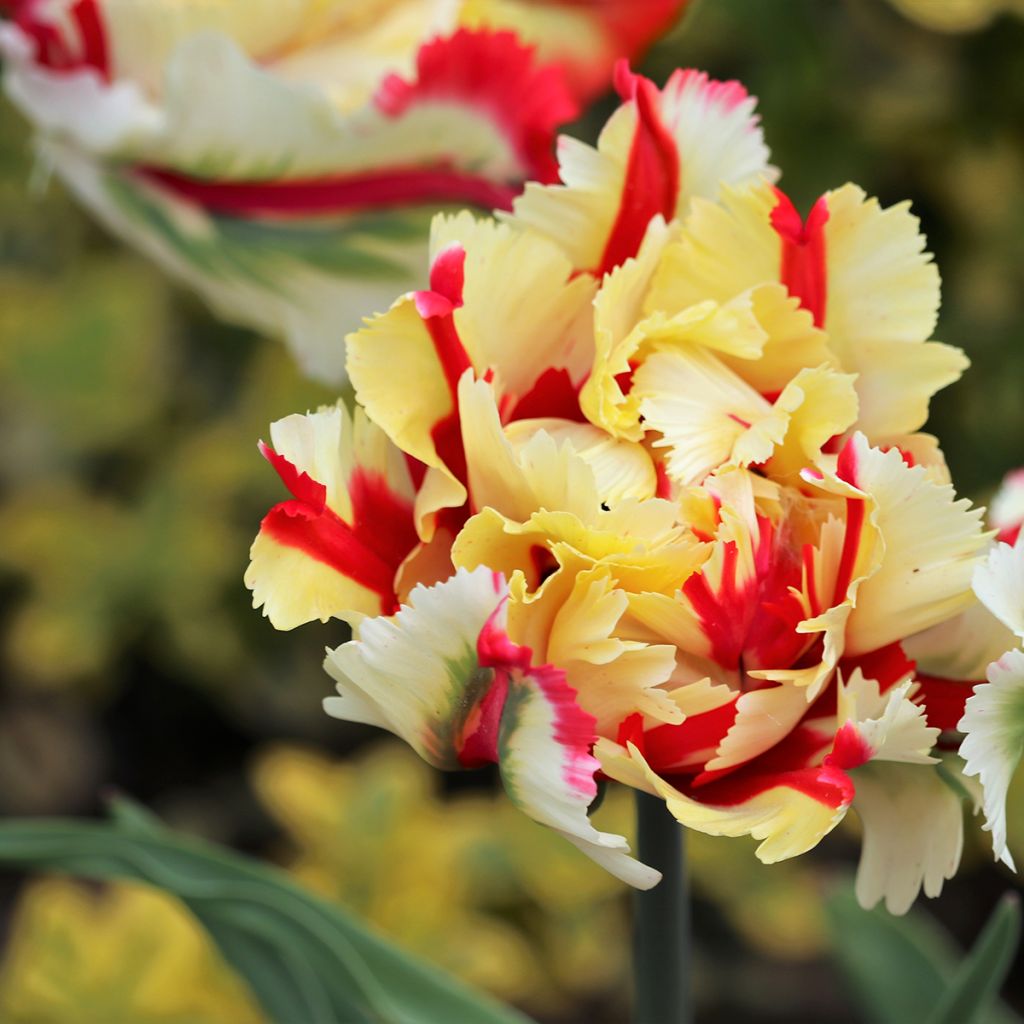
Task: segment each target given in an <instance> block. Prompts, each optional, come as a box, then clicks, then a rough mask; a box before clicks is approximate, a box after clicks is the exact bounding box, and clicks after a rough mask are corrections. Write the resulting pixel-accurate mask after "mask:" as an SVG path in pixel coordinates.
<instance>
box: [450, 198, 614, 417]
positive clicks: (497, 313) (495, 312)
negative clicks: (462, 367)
mask: <svg viewBox="0 0 1024 1024" xmlns="http://www.w3.org/2000/svg"><path fill="white" fill-rule="evenodd" d="M430 247H431V254H432V257H433V260H435V261H436V260H437V259H439V258H440V257H441V255H442V254H443V253H445V252H448V251H450V250H452V249H453V247H459V248H461V249H462V250H463V251H465V252H466V253H467V254H468V258H467V259H466V262H465V266H464V281H463V286H462V293H461V300H462V301H461V304H460V305H458V306H457V308H456V309H455V314H454V319H455V327H456V330H457V331H458V335H459V338H460V339H461V341H462V344H463V346H464V347H465V350H466V352H467V354H468V356H469V359H470V362H471V363H472V364H473V366H475V367H476V368H477V369H478V370H479V371H480V372H481V373H482V372H484V371H486V370H492V371H493V372H494V373H495V376H496V382H497V384H498V387H499V389H500V392H501V394H502V395H509V396H512V397H514V398H515V399H516V400H517V401H518V400H522V399H524V398H526V396H528V395H529V394H530V391H531V389H532V388H533V387H534V385H535V384H537V381H538V378H540V377H541V376H542V375H543V374H544V373H545V372H547V371H551V370H564V371H565V372H566V373H567V374H568V376H569V379H570V380H571V381H572V382H573V383H577V384H578V382H580V381H582V379H583V378H584V376H585V375H586V373H587V371H588V370H589V369H590V361H591V349H592V346H593V340H592V333H591V330H592V327H591V323H592V316H593V314H592V311H591V303H592V301H593V298H594V293H595V290H596V284H595V283H594V282H593V281H591V280H589V279H587V278H585V277H575V278H574V277H573V272H572V266H571V264H570V263H569V261H568V259H566V257H565V255H564V253H563V252H562V250H561V249H560V248H559V247H558V246H557V245H555V244H554V243H553V242H551V241H549V240H548V239H546V238H543V237H541V236H540V235H537V234H534V233H533V232H529V231H520V230H518V229H517V228H515V227H514V226H513V225H510V224H500V223H498V222H496V221H494V220H491V219H482V218H478V217H474V216H473V215H472V214H470V213H466V212H463V213H460V214H456V215H455V216H451V217H446V216H438V217H437V218H435V220H434V223H433V225H432V227H431V243H430ZM509 411H510V412H511V413H515V407H514V405H513V406H512V407H511V408H510V410H509ZM503 418H504V417H503Z"/></svg>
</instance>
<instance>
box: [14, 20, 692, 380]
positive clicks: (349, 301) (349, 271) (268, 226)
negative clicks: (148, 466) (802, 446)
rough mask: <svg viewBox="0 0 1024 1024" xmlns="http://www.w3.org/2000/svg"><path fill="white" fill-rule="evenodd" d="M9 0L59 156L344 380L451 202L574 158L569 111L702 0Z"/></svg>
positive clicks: (548, 175)
mask: <svg viewBox="0 0 1024 1024" xmlns="http://www.w3.org/2000/svg"><path fill="white" fill-rule="evenodd" d="M5 6H6V7H8V8H9V20H8V21H7V22H4V23H2V24H0V53H2V55H3V58H4V65H5V69H4V78H5V85H6V90H7V93H8V95H9V96H10V97H11V99H12V100H13V101H14V103H15V104H16V105H17V106H19V107H20V108H21V110H22V111H23V112H24V113H25V114H26V116H27V117H28V118H29V119H30V121H31V122H32V123H33V124H34V125H35V127H36V128H37V130H38V134H39V140H40V147H39V151H40V159H41V161H42V163H43V166H45V167H46V168H50V169H52V170H54V171H55V172H56V173H57V174H58V175H59V176H60V177H61V179H62V180H63V181H64V182H65V184H66V185H67V186H68V187H69V188H70V189H71V190H72V192H74V193H75V194H76V196H77V197H78V198H79V199H80V200H81V201H82V202H83V203H84V204H85V206H86V207H88V208H89V209H90V210H91V211H92V212H93V213H94V214H95V215H96V216H97V217H98V219H99V220H100V221H102V222H103V223H104V224H105V225H106V226H107V227H108V228H109V229H111V230H112V231H113V232H114V233H115V234H117V235H119V236H121V237H122V238H124V239H125V240H126V241H128V242H129V243H130V244H133V245H135V246H137V247H138V248H139V249H141V250H142V251H143V252H145V253H146V254H147V255H149V256H150V257H152V258H154V259H155V260H157V261H158V262H159V263H160V264H161V265H162V266H164V267H165V268H166V269H167V270H168V271H169V272H170V273H172V274H173V275H174V276H175V277H176V278H177V279H179V280H181V281H183V282H184V283H186V284H187V285H189V286H190V287H192V288H194V289H195V290H196V291H197V292H198V293H199V294H200V295H201V296H203V298H204V299H206V300H207V301H208V302H209V303H210V304H211V305H212V306H213V307H214V309H216V310H217V311H218V312H220V313H221V314H222V315H224V316H225V317H227V318H229V319H232V320H235V321H237V322H240V323H243V324H245V325H248V326H250V327H253V328H255V329H257V330H262V331H268V332H270V333H274V334H279V335H282V336H284V338H285V339H286V340H287V341H288V342H289V344H290V346H291V347H292V349H293V351H294V353H295V355H296V358H297V359H298V361H299V362H300V364H301V366H302V368H303V369H304V370H305V371H307V372H308V373H310V374H312V375H314V376H317V377H319V378H322V379H324V380H327V381H331V382H340V381H341V380H342V379H343V377H344V360H345V352H344V344H343V338H344V335H345V333H346V331H347V330H349V329H351V328H353V327H355V326H356V325H358V323H359V322H360V318H361V317H362V316H363V315H365V314H368V313H373V312H376V311H379V310H381V309H384V308H386V307H387V305H388V303H389V302H390V300H391V298H393V296H394V294H395V293H396V292H398V291H400V290H401V289H402V288H403V287H409V286H410V285H411V284H412V283H413V282H414V281H416V280H417V279H418V278H419V277H420V276H421V275H422V273H423V270H424V259H425V245H424V240H425V236H426V231H427V226H428V223H429V218H430V216H431V214H432V213H433V212H434V211H435V210H437V209H438V208H439V207H443V206H446V205H455V206H457V207H461V206H465V205H471V206H474V207H477V208H481V209H487V210H489V209H494V208H501V209H504V208H508V207H510V205H511V203H512V200H513V198H514V197H515V196H516V194H517V193H518V192H519V190H520V189H521V187H522V184H523V182H524V181H526V180H528V179H532V180H539V181H546V180H552V178H553V176H554V174H555V164H554V158H553V154H552V143H553V140H554V132H555V130H556V128H557V127H558V126H559V125H561V124H564V123H565V122H566V121H569V120H571V119H572V118H573V117H574V116H575V114H576V112H577V110H578V107H579V104H580V103H581V102H584V101H586V100H588V99H589V98H590V97H591V96H592V95H593V94H594V93H595V92H597V91H598V90H599V89H600V87H601V86H602V85H603V83H604V82H606V81H607V77H608V74H609V72H610V68H611V65H612V63H613V62H614V60H615V59H616V58H618V57H620V56H623V55H626V56H630V55H632V54H634V53H636V52H638V51H639V50H641V49H642V48H643V47H645V46H646V45H648V44H649V43H650V42H651V41H652V40H653V38H654V37H655V36H656V35H657V34H658V33H660V32H661V31H664V30H665V29H667V28H668V27H669V25H670V24H671V22H672V21H673V20H674V18H675V17H676V16H677V15H678V14H679V13H680V11H681V10H682V8H683V6H684V3H683V0H640V2H633V0H631V2H630V3H628V4H626V3H616V2H604V3H600V4H597V5H578V4H575V3H572V2H564V3H563V2H559V0H551V2H542V3H535V2H529V3H528V2H516V0H507V2H506V0H462V2H459V3H443V2H440V0H362V2H360V3H351V2H347V0H344V2H340V0H334V2H329V3H315V4H314V3H310V2H307V0H299V2H296V3H289V4H285V5H282V4H280V3H277V2H267V0H252V2H246V3H238V2H233V0H213V2H211V3H204V4H191V3H185V2H181V0H177V2H170V3H150V2H147V0H132V2H128V3H120V2H115V0H16V2H14V3H13V4H8V5H5ZM627 8H628V11H627ZM624 27H628V31H623V29H624ZM517 32H519V33H520V34H518V35H517V34H516V33H517Z"/></svg>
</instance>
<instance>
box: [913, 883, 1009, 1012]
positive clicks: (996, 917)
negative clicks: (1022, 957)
mask: <svg viewBox="0 0 1024 1024" xmlns="http://www.w3.org/2000/svg"><path fill="white" fill-rule="evenodd" d="M1019 941H1020V899H1019V897H1018V896H1017V894H1016V893H1007V894H1006V895H1005V896H1004V897H1003V898H1002V899H1001V900H1000V901H999V904H998V906H997V907H996V909H995V910H994V911H992V916H991V917H990V918H989V919H988V923H987V924H986V925H985V929H984V931H982V933H981V935H979V936H978V941H977V942H975V944H974V947H973V948H972V949H971V952H970V954H969V955H968V956H967V958H966V959H965V960H964V962H963V963H962V964H961V965H960V968H959V970H958V971H957V972H956V974H955V975H954V977H953V980H952V981H951V982H950V983H949V985H948V986H947V987H946V990H945V991H944V992H943V993H942V998H941V999H940V1000H939V1002H938V1004H937V1005H936V1007H935V1009H934V1010H933V1011H932V1015H931V1016H930V1017H929V1018H928V1022H929V1024H974V1022H975V1021H982V1020H985V1019H986V1014H987V1012H988V1010H989V1008H990V1007H991V1005H992V1003H993V1001H994V1000H995V999H996V997H997V996H998V995H999V990H1000V988H1002V985H1003V982H1004V981H1005V980H1006V973H1007V971H1009V969H1010V965H1011V964H1012V963H1013V958H1014V955H1015V954H1016V952H1017V944H1018V942H1019Z"/></svg>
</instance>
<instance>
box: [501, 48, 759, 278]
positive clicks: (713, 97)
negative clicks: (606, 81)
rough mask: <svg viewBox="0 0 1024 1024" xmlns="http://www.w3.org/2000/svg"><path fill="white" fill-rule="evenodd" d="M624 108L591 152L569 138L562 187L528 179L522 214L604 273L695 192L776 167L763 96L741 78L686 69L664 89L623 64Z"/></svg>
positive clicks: (583, 263)
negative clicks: (760, 114)
mask: <svg viewBox="0 0 1024 1024" xmlns="http://www.w3.org/2000/svg"><path fill="white" fill-rule="evenodd" d="M616 87H617V89H618V90H619V94H620V96H621V97H622V99H623V105H622V106H621V107H620V108H619V109H618V110H617V111H616V112H615V113H614V114H613V115H612V117H611V118H610V119H609V121H608V123H607V124H606V125H605V127H604V129H603V131H602V132H601V135H600V138H599V139H598V143H597V148H596V149H592V148H590V147H589V146H586V145H584V144H582V143H580V142H576V141H573V140H570V139H566V138H562V139H560V140H559V145H558V159H559V167H560V173H561V178H562V182H563V183H564V184H562V185H554V186H540V185H528V186H527V188H526V191H525V192H524V193H523V195H522V196H521V197H520V198H519V199H518V200H517V201H516V203H515V218H516V220H517V221H519V222H520V223H523V224H528V225H529V226H530V227H532V228H534V229H535V230H537V231H539V232H542V233H544V234H547V235H548V236H549V237H551V238H553V239H554V240H555V241H557V242H559V243H560V244H561V245H562V246H563V247H564V248H565V251H566V252H567V253H568V255H569V258H570V259H571V260H572V263H573V266H575V267H576V268H577V269H578V270H586V271H589V272H590V273H592V274H594V275H596V276H598V277H600V276H603V275H604V274H606V273H608V272H609V271H610V270H612V269H614V268H615V267H617V266H619V265H620V264H622V263H623V262H625V261H626V260H627V259H629V258H630V257H632V256H635V255H636V254H637V252H638V251H639V249H640V244H641V242H642V241H643V238H644V235H645V234H646V232H647V227H648V224H649V223H650V222H651V220H652V219H654V218H655V217H658V216H661V217H662V218H664V219H665V220H666V221H672V220H674V219H675V218H676V217H680V216H684V215H685V214H686V212H687V209H688V207H689V204H690V202H691V200H692V199H693V198H694V197H697V196H703V197H706V198H709V199H710V198H714V197H715V196H716V195H717V194H718V190H719V187H720V186H721V185H722V184H723V183H724V184H739V183H741V182H747V181H753V180H756V179H757V178H758V177H759V176H761V175H763V174H768V173H772V169H771V168H770V167H769V165H768V150H767V149H766V147H765V145H764V141H763V138H762V134H761V129H760V126H759V123H758V118H757V117H756V115H755V114H754V107H755V105H756V100H755V99H754V98H753V97H751V96H749V95H748V94H747V92H746V90H745V89H744V88H743V86H741V85H740V84H739V83H738V82H716V81H714V80H711V79H709V78H708V77H707V76H706V75H705V74H703V73H702V72H698V71H677V72H675V73H674V74H673V75H672V76H671V77H670V78H669V80H668V82H667V83H666V84H665V87H664V88H663V89H660V90H659V89H658V88H657V87H656V86H655V85H654V83H653V82H651V81H649V80H647V79H645V78H642V77H640V76H638V75H634V74H632V73H631V72H629V70H628V69H627V68H626V67H625V66H624V65H620V66H619V68H618V70H617V72H616Z"/></svg>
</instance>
